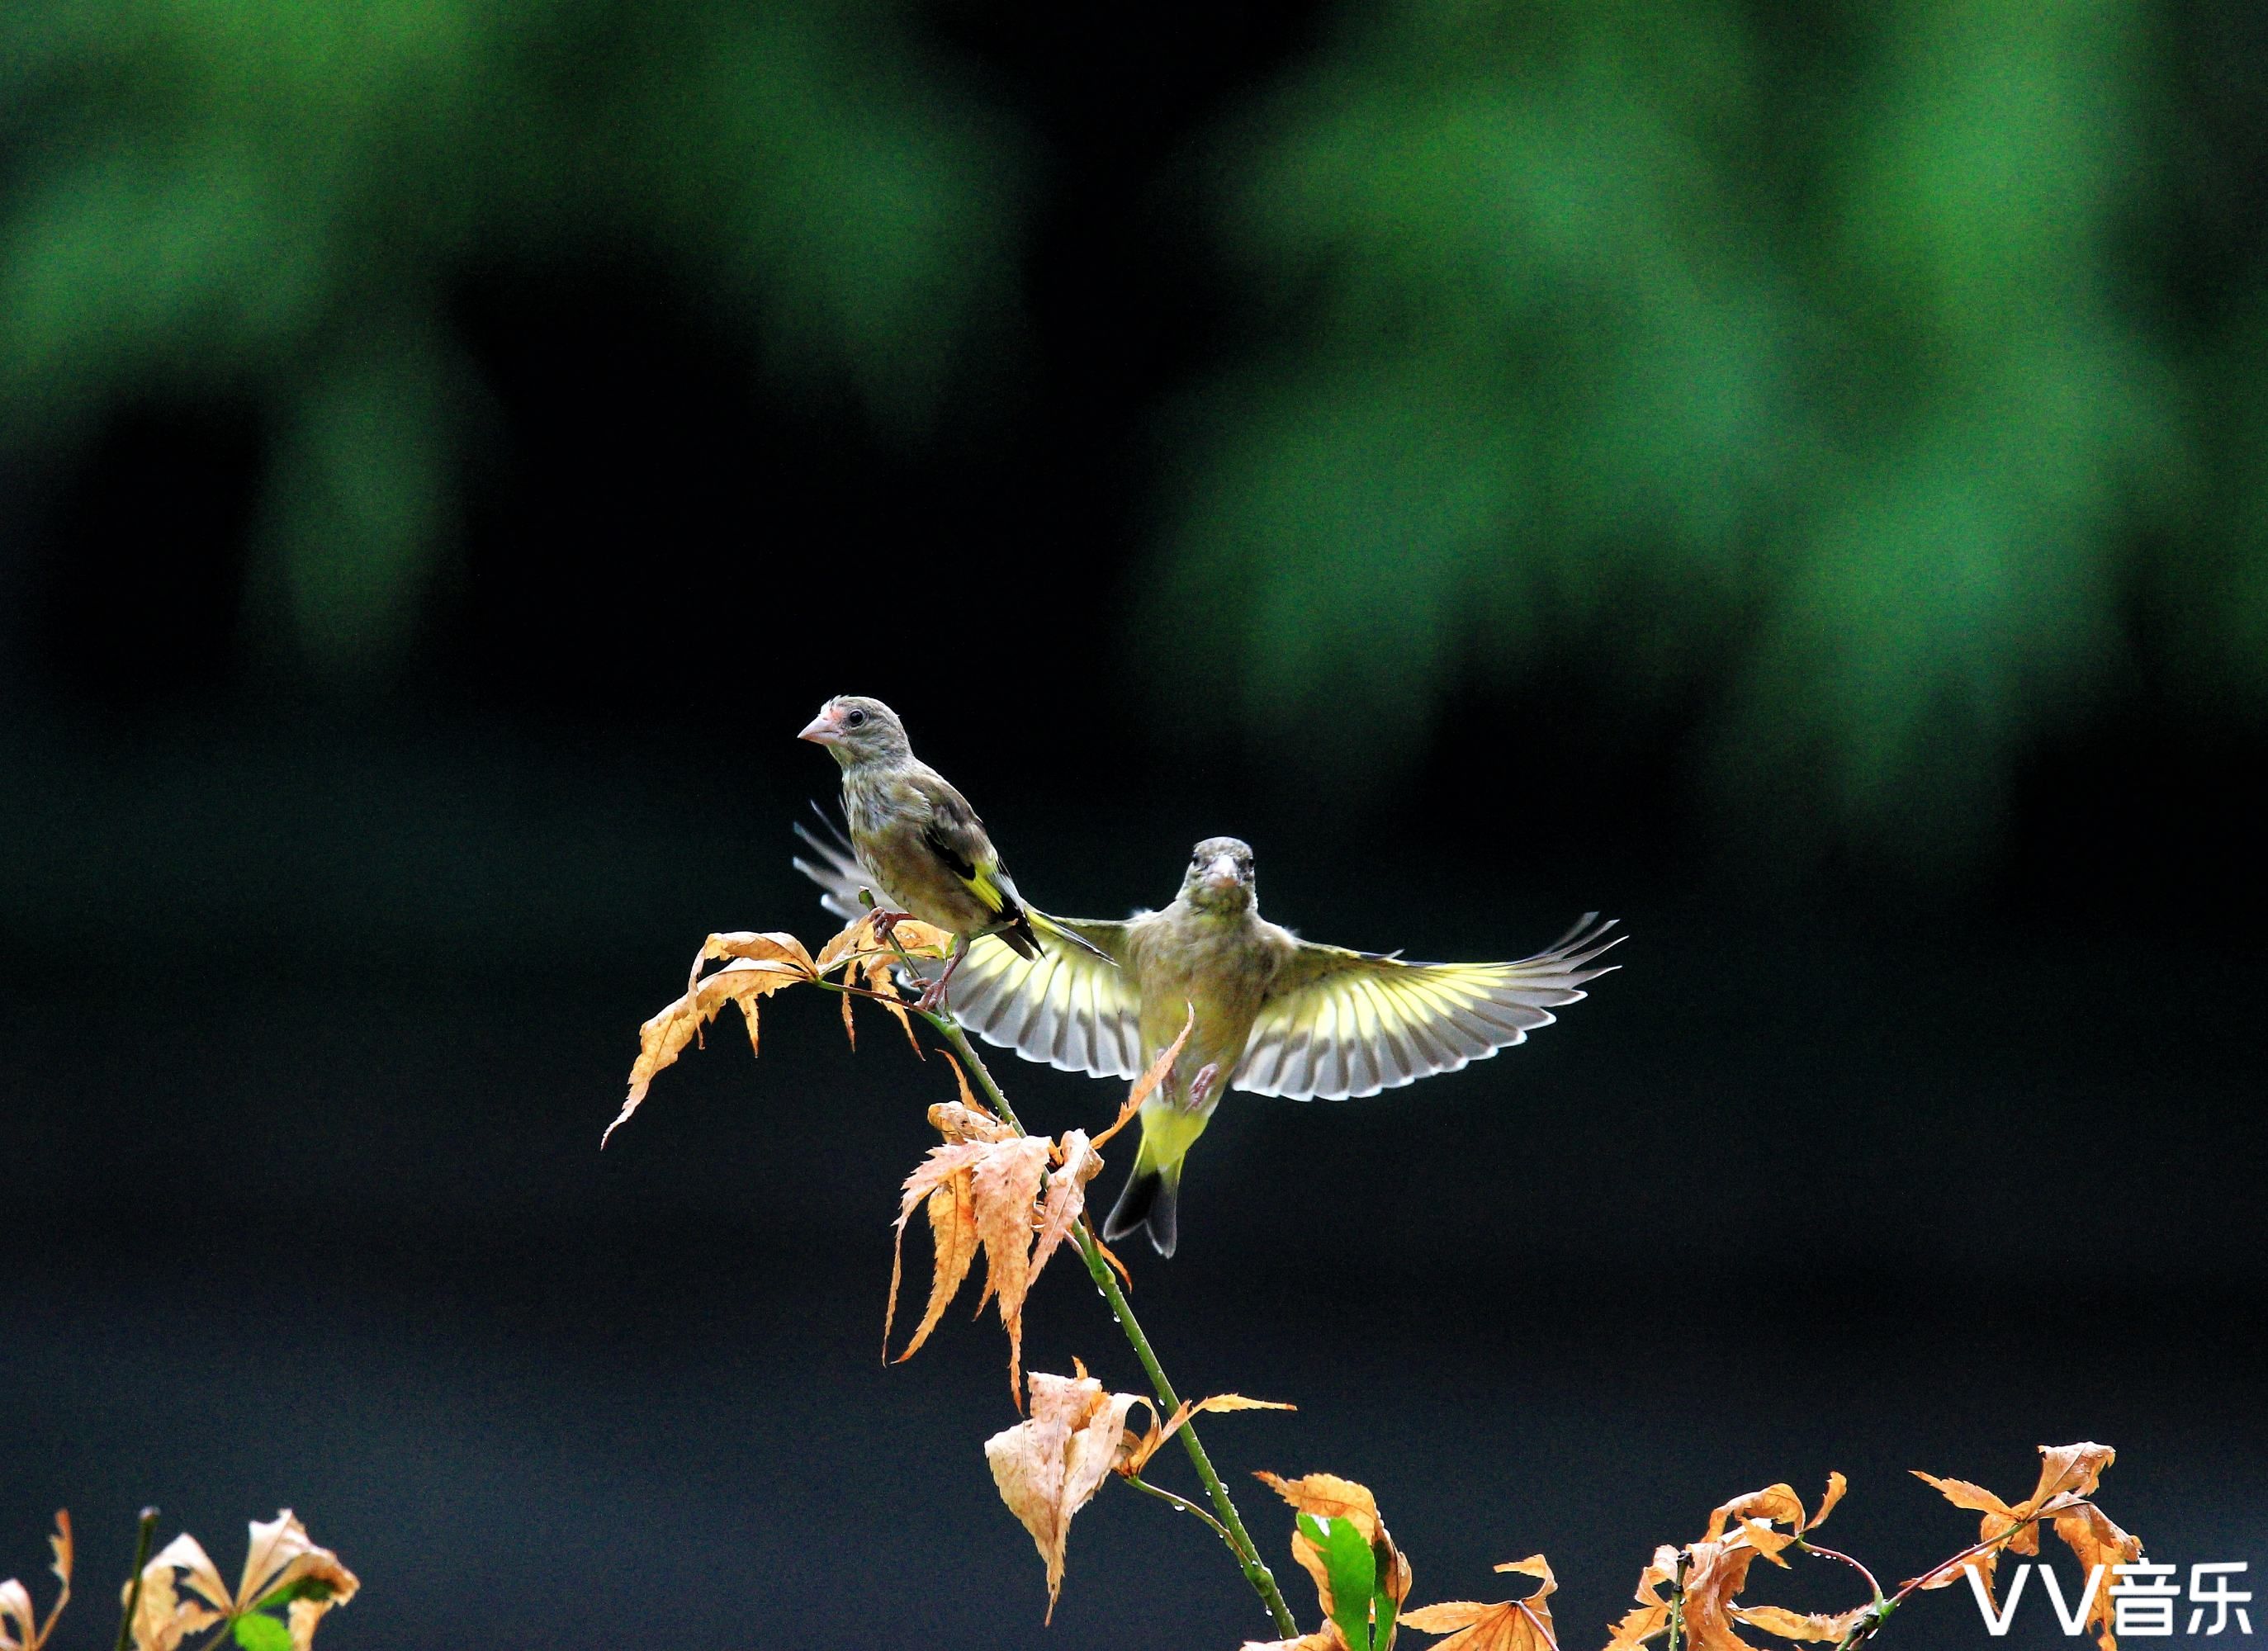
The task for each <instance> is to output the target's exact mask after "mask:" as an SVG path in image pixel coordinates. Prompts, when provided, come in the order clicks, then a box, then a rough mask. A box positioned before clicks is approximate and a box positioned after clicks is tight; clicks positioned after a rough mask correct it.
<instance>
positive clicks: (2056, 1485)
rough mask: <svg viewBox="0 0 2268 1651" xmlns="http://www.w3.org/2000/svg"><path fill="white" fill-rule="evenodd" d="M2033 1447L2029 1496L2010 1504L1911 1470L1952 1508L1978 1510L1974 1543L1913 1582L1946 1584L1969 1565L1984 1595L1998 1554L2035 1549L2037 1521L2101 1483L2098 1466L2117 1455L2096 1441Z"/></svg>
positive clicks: (1983, 1491) (1959, 1576)
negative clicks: (2034, 1476)
mask: <svg viewBox="0 0 2268 1651" xmlns="http://www.w3.org/2000/svg"><path fill="white" fill-rule="evenodd" d="M2039 1449H2040V1477H2039V1482H2038V1483H2037V1484H2036V1485H2035V1486H2033V1487H2032V1493H2031V1494H2030V1495H2029V1496H2028V1497H2026V1498H2025V1499H2024V1500H2023V1501H2021V1502H2017V1503H2015V1504H2014V1505H2013V1506H2011V1505H2010V1504H2009V1503H2007V1502H2004V1501H2001V1500H2000V1499H1999V1497H1998V1496H1996V1495H1994V1494H1993V1493H1992V1492H1991V1491H1988V1490H1986V1489H1985V1487H1984V1486H1981V1485H1972V1484H1970V1482H1969V1481H1968V1480H1967V1479H1939V1478H1938V1477H1937V1476H1936V1475H1935V1474H1933V1473H1925V1472H1923V1471H1921V1470H1920V1469H1918V1468H1917V1469H1915V1470H1914V1477H1915V1478H1916V1479H1919V1480H1921V1481H1922V1482H1923V1483H1924V1484H1925V1485H1928V1486H1933V1487H1934V1488H1935V1489H1936V1490H1937V1491H1938V1493H1940V1495H1942V1496H1943V1497H1944V1498H1945V1500H1946V1501H1949V1502H1951V1503H1952V1504H1953V1505H1954V1506H1955V1508H1965V1509H1967V1510H1968V1511H1969V1512H1970V1513H1973V1514H1980V1515H1983V1517H1982V1518H1981V1519H1980V1520H1978V1522H1977V1545H1976V1546H1975V1547H1972V1548H1970V1549H1967V1550H1964V1551H1963V1552H1961V1553H1958V1554H1956V1555H1955V1556H1954V1557H1953V1558H1952V1559H1948V1560H1947V1561H1946V1562H1945V1563H1944V1564H1943V1565H1940V1566H1939V1567H1937V1568H1936V1569H1935V1570H1933V1571H1930V1572H1926V1573H1925V1574H1923V1575H1922V1576H1921V1577H1919V1578H1918V1579H1917V1581H1916V1583H1915V1585H1916V1586H1918V1587H1920V1588H1925V1589H1933V1588H1945V1587H1948V1586H1950V1585H1951V1584H1953V1583H1955V1582H1958V1581H1961V1580H1962V1574H1963V1571H1964V1569H1965V1567H1970V1566H1974V1567H1976V1568H1977V1574H1978V1576H1979V1577H1980V1578H1981V1579H1982V1581H1983V1582H1984V1586H1985V1596H1986V1597H1987V1598H1990V1597H1991V1596H1992V1585H1993V1580H1994V1571H1995V1567H1996V1566H1997V1565H1998V1563H1999V1557H2000V1555H2001V1554H2003V1553H2015V1554H2034V1553H2037V1552H2039V1551H2040V1536H2039V1522H2040V1520H2041V1519H2043V1518H2051V1517H2053V1516H2054V1515H2057V1514H2059V1513H2062V1512H2064V1511H2066V1509H2070V1508H2076V1507H2078V1506H2079V1504H2080V1502H2081V1501H2083V1500H2084V1499H2085V1498H2087V1497H2088V1496H2091V1495H2093V1494H2094V1493H2095V1491H2096V1489H2097V1488H2099V1487H2100V1486H2101V1485H2102V1474H2103V1470H2104V1469H2106V1468H2108V1467H2109V1466H2110V1464H2112V1463H2113V1462H2115V1461H2117V1459H2118V1453H2117V1451H2116V1450H2114V1449H2111V1448H2110V1446H2109V1445H2102V1444H2091V1443H2084V1442H2082V1443H2080V1444H2067V1445H2042V1446H2041V1447H2040V1448H2039ZM2106 1523H2107V1522H2106ZM2112 1529H2113V1530H2116V1529H2117V1527H2116V1526H2113V1527H2112ZM2121 1534H2122V1535H2123V1534H2124V1533H2121ZM2137 1552H2139V1545H2138V1548H2137Z"/></svg>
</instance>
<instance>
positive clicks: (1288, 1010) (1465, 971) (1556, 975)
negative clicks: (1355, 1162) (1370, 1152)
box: [1229, 912, 1623, 1101]
mask: <svg viewBox="0 0 2268 1651" xmlns="http://www.w3.org/2000/svg"><path fill="white" fill-rule="evenodd" d="M1613 927H1614V921H1613V920H1612V919H1611V918H1610V919H1609V920H1608V921H1605V922H1603V923H1602V922H1601V921H1599V914H1597V913H1596V912H1593V913H1591V914H1589V915H1587V916H1586V917H1585V918H1584V919H1583V921H1581V922H1580V923H1578V924H1576V925H1575V927H1574V928H1571V929H1569V930H1568V931H1567V933H1566V935H1565V936H1564V937H1563V938H1562V939H1561V940H1560V941H1559V943H1557V945H1555V946H1553V947H1552V948H1551V949H1550V950H1549V951H1541V952H1538V953H1537V954H1536V955H1535V957H1533V958H1523V959H1522V960H1521V961H1520V962H1518V963H1403V962H1402V961H1401V960H1400V959H1398V958H1383V957H1380V956H1378V955H1377V954H1376V953H1373V952H1365V951H1347V950H1342V949H1341V948H1339V947H1337V946H1316V945H1311V944H1309V943H1306V942H1304V941H1303V942H1301V943H1300V949H1299V950H1298V951H1297V952H1296V953H1294V954H1293V956H1292V960H1291V962H1290V964H1289V965H1286V970H1285V986H1283V987H1279V989H1278V995H1276V996H1274V997H1273V998H1271V999H1270V1002H1269V1003H1268V1004H1267V1006H1266V1007H1265V1008H1263V1009H1262V1010H1261V1011H1260V1018H1259V1019H1258V1020H1256V1021H1255V1022H1254V1023H1253V1026H1252V1036H1251V1038H1250V1039H1249V1040H1248V1041H1247V1043H1246V1044H1245V1046H1244V1059H1243V1060H1241V1061H1239V1062H1238V1063H1237V1068H1236V1070H1235V1072H1234V1073H1233V1074H1232V1075H1230V1077H1229V1085H1230V1087H1231V1088H1233V1089H1239V1090H1249V1091H1250V1092H1251V1093H1253V1094H1255V1095H1283V1096H1289V1097H1291V1098H1292V1099H1293V1100H1301V1101H1305V1100H1327V1101H1336V1100H1344V1099H1345V1098H1347V1097H1350V1096H1357V1095H1375V1094H1377V1093H1378V1092H1379V1091H1380V1090H1391V1089H1398V1088H1399V1087H1400V1086H1402V1085H1403V1084H1404V1083H1411V1082H1416V1081H1417V1080H1418V1079H1419V1078H1422V1077H1425V1076H1427V1075H1431V1074H1432V1073H1436V1072H1454V1071H1456V1070H1457V1069H1458V1068H1461V1067H1463V1066H1466V1065H1468V1064H1469V1063H1470V1062H1472V1061H1475V1060H1485V1059H1486V1058H1487V1057H1488V1056H1490V1055H1492V1054H1494V1053H1496V1052H1497V1051H1498V1050H1499V1049H1502V1048H1504V1047H1506V1046H1507V1045H1510V1044H1516V1043H1520V1042H1521V1041H1522V1040H1524V1039H1525V1038H1527V1036H1528V1033H1529V1032H1530V1031H1534V1030H1535V1028H1536V1027H1538V1026H1548V1025H1550V1024H1551V1022H1552V1020H1553V1019H1554V1018H1555V1016H1553V1015H1552V1013H1551V1011H1552V1010H1553V1009H1559V1008H1563V1007H1565V1005H1567V1004H1569V1003H1572V1002H1578V1001H1579V1000H1580V999H1581V998H1582V997H1583V995H1584V994H1583V993H1582V992H1581V991H1580V990H1579V989H1578V988H1580V987H1581V986H1582V984H1583V983H1584V982H1585V981H1587V980H1593V979H1595V978H1596V977H1597V976H1599V975H1602V974H1604V973H1606V972H1608V970H1609V969H1610V968H1612V967H1614V966H1615V965H1611V964H1609V965H1603V966H1594V963H1593V960H1594V958H1597V957H1598V956H1599V954H1600V953H1602V952H1603V951H1605V950H1607V948H1608V947H1609V946H1612V945H1615V944H1616V943H1619V942H1620V941H1621V939H1622V938H1623V937H1622V936H1619V935H1617V936H1615V937H1614V939H1612V940H1609V939H1608V938H1607V937H1606V934H1607V930H1608V929H1609V928H1613Z"/></svg>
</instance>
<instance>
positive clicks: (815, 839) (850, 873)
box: [794, 803, 890, 923]
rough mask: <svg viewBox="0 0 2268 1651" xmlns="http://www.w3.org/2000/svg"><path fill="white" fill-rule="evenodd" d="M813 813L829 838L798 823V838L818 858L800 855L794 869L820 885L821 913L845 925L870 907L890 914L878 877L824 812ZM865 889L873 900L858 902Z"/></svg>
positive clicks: (815, 807)
mask: <svg viewBox="0 0 2268 1651" xmlns="http://www.w3.org/2000/svg"><path fill="white" fill-rule="evenodd" d="M811 811H812V812H813V813H814V814H817V815H818V816H819V824H820V826H821V829H822V830H824V831H825V832H826V833H827V835H826V836H824V837H821V835H820V834H819V833H818V832H814V831H813V830H812V829H811V827H810V826H806V825H805V824H804V823H803V822H802V821H800V820H798V821H797V822H796V826H795V834H796V835H797V836H799V837H800V838H802V839H803V843H804V847H805V848H808V849H810V850H811V852H812V855H814V858H812V859H809V860H806V859H805V858H804V857H803V856H802V855H797V856H796V857H795V861H794V865H795V869H796V870H798V871H800V872H802V873H803V875H804V876H806V877H809V878H810V879H811V880H812V881H813V882H814V883H816V884H819V905H820V909H821V910H822V911H824V912H825V913H826V914H828V916H830V917H832V918H835V919H836V921H840V922H845V923H848V922H851V921H854V920H855V919H857V918H858V917H859V916H860V915H862V914H864V912H865V908H866V906H868V905H870V904H871V905H873V906H880V907H881V908H882V909H883V910H884V911H887V910H888V909H889V907H890V897H889V896H888V895H887V894H885V893H883V892H882V885H881V884H880V882H879V881H877V880H876V878H875V877H874V874H873V872H871V871H869V870H866V868H865V866H863V865H861V864H860V863H859V862H858V854H857V852H856V851H855V850H853V849H852V848H851V845H850V844H849V843H848V842H846V841H844V840H843V833H841V832H839V831H837V830H836V829H835V822H834V821H833V820H830V819H828V818H827V816H826V815H825V814H824V813H821V811H820V807H819V804H818V803H813V804H812V805H811ZM861 889H864V890H865V891H866V892H867V893H869V894H870V895H872V896H873V899H872V900H871V901H865V900H861V899H859V898H858V891H859V890H861Z"/></svg>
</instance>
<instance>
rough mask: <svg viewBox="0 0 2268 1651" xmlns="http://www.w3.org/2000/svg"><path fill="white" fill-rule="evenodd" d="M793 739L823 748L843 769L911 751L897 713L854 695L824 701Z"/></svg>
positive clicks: (901, 755) (880, 703)
mask: <svg viewBox="0 0 2268 1651" xmlns="http://www.w3.org/2000/svg"><path fill="white" fill-rule="evenodd" d="M796 737H797V738H799V739H807V740H809V741H810V742H811V743H812V744H813V745H824V746H826V747H827V749H828V751H830V752H833V753H834V755H835V760H836V761H837V762H839V763H841V764H842V765H843V767H846V768H850V767H856V766H857V765H858V764H859V763H862V762H877V761H882V762H887V761H889V760H890V759H894V758H898V757H905V756H909V755H911V754H912V750H913V748H912V747H911V746H909V745H907V744H906V726H905V724H904V723H901V722H900V721H898V714H897V713H896V712H895V711H894V710H892V709H891V708H889V707H888V706H887V705H885V704H883V703H882V702H881V701H880V700H870V699H867V698H865V696H864V695H863V694H857V693H838V694H836V696H835V697H834V698H833V699H831V700H829V701H827V703H826V704H824V705H822V706H821V707H820V708H819V715H816V716H814V717H813V718H812V719H811V723H810V726H809V727H807V728H806V729H805V730H803V732H802V733H800V734H799V735H797V736H796Z"/></svg>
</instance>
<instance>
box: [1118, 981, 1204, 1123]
mask: <svg viewBox="0 0 2268 1651" xmlns="http://www.w3.org/2000/svg"><path fill="white" fill-rule="evenodd" d="M1196 1030H1197V1005H1195V1004H1194V1003H1193V1004H1191V1005H1189V1018H1188V1019H1186V1020H1184V1021H1183V1022H1182V1030H1181V1031H1180V1033H1179V1034H1178V1035H1177V1036H1176V1037H1175V1039H1174V1041H1173V1042H1171V1043H1169V1044H1167V1046H1166V1047H1165V1048H1164V1050H1163V1051H1161V1052H1160V1054H1159V1056H1158V1058H1157V1059H1156V1060H1152V1062H1151V1063H1150V1065H1149V1068H1148V1069H1147V1070H1145V1072H1144V1073H1143V1074H1142V1075H1141V1076H1140V1077H1138V1078H1137V1079H1135V1080H1134V1087H1133V1088H1132V1089H1130V1090H1127V1091H1126V1098H1125V1099H1124V1100H1123V1101H1121V1102H1120V1103H1119V1104H1118V1116H1117V1117H1116V1118H1114V1119H1111V1120H1110V1127H1109V1128H1108V1129H1106V1130H1104V1131H1103V1132H1102V1133H1101V1134H1099V1135H1097V1136H1096V1137H1095V1138H1094V1144H1095V1145H1096V1146H1098V1147H1100V1146H1101V1145H1102V1143H1103V1142H1104V1141H1108V1140H1109V1139H1110V1138H1111V1137H1112V1136H1113V1135H1115V1134H1117V1133H1118V1132H1119V1131H1120V1130H1122V1129H1123V1128H1125V1127H1126V1126H1127V1125H1128V1124H1130V1123H1131V1122H1133V1121H1134V1118H1135V1115H1136V1114H1137V1113H1138V1112H1141V1110H1142V1103H1143V1102H1145V1101H1146V1100H1148V1099H1149V1098H1150V1097H1151V1096H1152V1094H1153V1093H1155V1092H1156V1090H1157V1088H1158V1086H1159V1085H1160V1083H1163V1082H1165V1081H1166V1077H1167V1074H1169V1073H1171V1072H1172V1071H1173V1069H1174V1062H1175V1060H1179V1059H1180V1058H1181V1053H1182V1046H1184V1045H1186V1044H1187V1043H1188V1042H1189V1034H1190V1033H1191V1032H1193V1031H1196Z"/></svg>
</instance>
